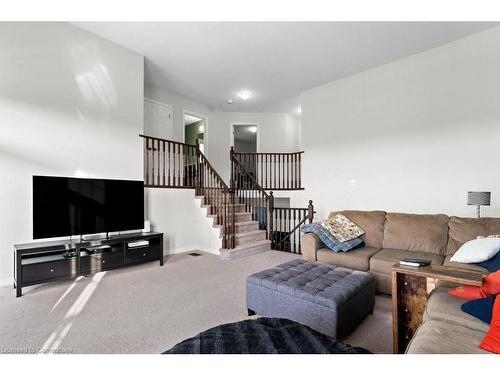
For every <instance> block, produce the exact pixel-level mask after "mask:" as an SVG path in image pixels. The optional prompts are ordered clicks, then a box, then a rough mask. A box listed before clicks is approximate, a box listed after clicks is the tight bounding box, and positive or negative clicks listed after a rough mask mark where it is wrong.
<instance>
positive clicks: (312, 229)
mask: <svg viewBox="0 0 500 375" xmlns="http://www.w3.org/2000/svg"><path fill="white" fill-rule="evenodd" d="M300 230H301V231H302V233H314V234H315V235H317V236H318V237H319V239H320V240H321V242H323V245H325V247H327V248H328V249H330V250H333V251H335V252H336V253H338V252H339V251H343V252H346V251H349V250H352V249H354V248H356V247H361V246H362V245H363V240H362V239H361V238H359V237H358V238H354V239H352V240H349V241H346V242H340V241H339V240H337V239H336V238H335V237H333V235H332V234H331V233H330V231H329V230H328V229H326V228H325V227H324V226H322V225H321V224H319V223H312V224H306V225H303V226H302V228H301V229H300Z"/></svg>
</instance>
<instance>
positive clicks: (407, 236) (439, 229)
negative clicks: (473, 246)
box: [383, 213, 448, 255]
mask: <svg viewBox="0 0 500 375" xmlns="http://www.w3.org/2000/svg"><path fill="white" fill-rule="evenodd" d="M447 241H448V216H446V215H442V214H438V215H415V214H401V213H388V214H387V215H386V221H385V229H384V241H383V245H384V246H383V247H384V248H385V249H401V250H410V251H421V252H424V253H430V254H442V255H444V253H445V251H446V244H447Z"/></svg>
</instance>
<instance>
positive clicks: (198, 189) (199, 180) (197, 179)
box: [195, 138, 202, 195]
mask: <svg viewBox="0 0 500 375" xmlns="http://www.w3.org/2000/svg"><path fill="white" fill-rule="evenodd" d="M195 149H196V167H195V168H196V171H195V191H196V195H201V185H202V177H201V167H200V142H199V141H198V138H196V140H195Z"/></svg>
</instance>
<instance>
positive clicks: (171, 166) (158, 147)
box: [140, 135, 198, 189]
mask: <svg viewBox="0 0 500 375" xmlns="http://www.w3.org/2000/svg"><path fill="white" fill-rule="evenodd" d="M140 137H142V138H143V139H144V186H146V187H167V188H177V189H181V188H186V189H193V188H195V187H196V180H195V177H196V163H197V161H198V156H197V152H198V151H197V148H196V146H193V145H188V144H186V143H181V142H175V141H170V140H167V139H162V138H156V137H150V136H147V135H140Z"/></svg>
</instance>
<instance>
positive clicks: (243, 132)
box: [232, 124, 259, 179]
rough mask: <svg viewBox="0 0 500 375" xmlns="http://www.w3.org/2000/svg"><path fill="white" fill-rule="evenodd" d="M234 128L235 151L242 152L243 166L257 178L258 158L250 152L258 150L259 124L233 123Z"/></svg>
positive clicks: (253, 152) (241, 160)
mask: <svg viewBox="0 0 500 375" xmlns="http://www.w3.org/2000/svg"><path fill="white" fill-rule="evenodd" d="M232 130H233V147H234V152H235V153H239V154H241V157H240V163H241V165H242V167H243V168H245V170H246V171H247V172H248V174H250V175H251V176H253V177H254V178H255V179H257V159H256V158H255V157H253V155H250V154H255V153H256V152H257V144H258V142H257V138H258V130H259V127H258V124H233V129H232Z"/></svg>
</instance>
